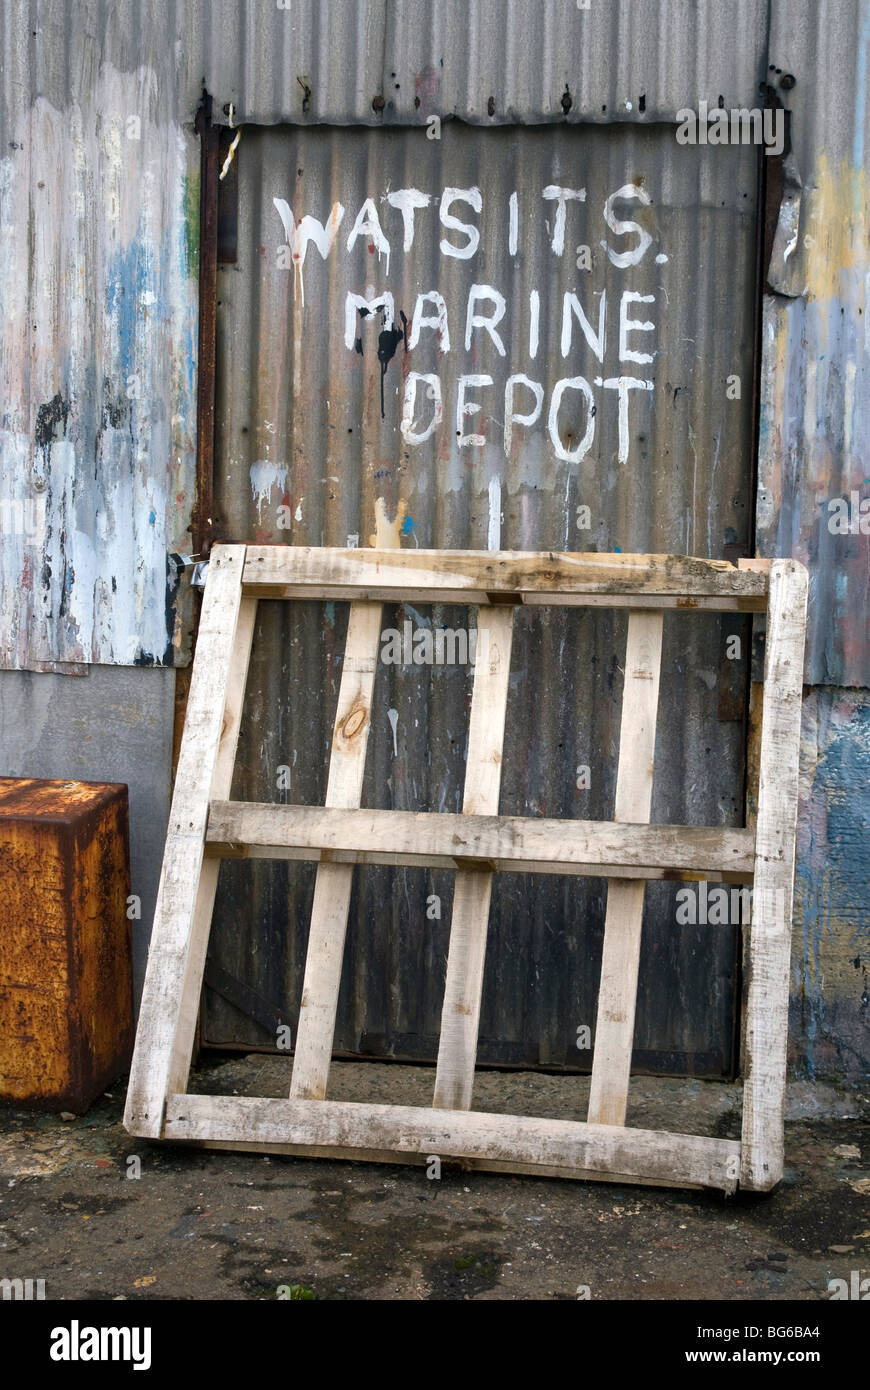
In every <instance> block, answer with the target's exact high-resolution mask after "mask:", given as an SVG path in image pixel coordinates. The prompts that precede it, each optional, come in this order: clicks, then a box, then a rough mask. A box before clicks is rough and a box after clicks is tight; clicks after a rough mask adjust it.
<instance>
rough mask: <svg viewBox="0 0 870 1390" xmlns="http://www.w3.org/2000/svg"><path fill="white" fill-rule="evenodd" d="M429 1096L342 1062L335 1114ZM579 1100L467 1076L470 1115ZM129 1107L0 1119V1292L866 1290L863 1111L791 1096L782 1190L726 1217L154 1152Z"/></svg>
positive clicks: (732, 1113) (367, 1167) (682, 1120)
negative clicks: (14, 1285) (29, 1288)
mask: <svg viewBox="0 0 870 1390" xmlns="http://www.w3.org/2000/svg"><path fill="white" fill-rule="evenodd" d="M432 1081H433V1074H432V1072H431V1070H429V1069H427V1068H421V1067H407V1066H396V1065H388V1064H381V1063H378V1064H368V1063H347V1062H344V1063H341V1062H337V1063H335V1064H334V1065H333V1070H332V1073H331V1076H330V1098H334V1099H347V1100H371V1101H383V1102H389V1101H393V1102H400V1103H410V1104H422V1105H428V1104H430V1103H431V1093H432ZM588 1084H589V1083H588V1078H578V1077H565V1076H541V1075H532V1074H530V1073H517V1072H481V1073H479V1074H478V1081H477V1084H476V1090H475V1102H474V1103H475V1108H476V1109H481V1110H499V1109H500V1110H505V1111H509V1112H512V1113H514V1114H538V1115H552V1116H562V1117H570V1116H573V1117H575V1118H580V1117H582V1116H583V1115H584V1113H585V1098H586V1096H587V1094H588ZM288 1086H289V1064H288V1061H287V1059H285V1058H278V1057H263V1056H257V1055H252V1056H246V1057H242V1056H237V1057H231V1058H229V1059H227V1058H225V1057H223V1058H217V1059H212V1060H211V1061H209V1062H208V1063H206V1064H205V1065H203V1066H201V1067H200V1068H199V1069H198V1071H197V1072H196V1073H195V1075H194V1078H193V1081H192V1086H191V1089H196V1090H200V1091H210V1092H215V1093H221V1092H223V1093H228V1094H232V1093H238V1094H239V1095H282V1094H283V1095H286V1094H287V1090H288ZM123 1095H124V1087H123V1084H122V1083H119V1084H118V1085H117V1086H116V1087H115V1088H114V1089H113V1091H112V1093H111V1095H107V1096H106V1097H104V1098H103V1099H101V1100H100V1101H99V1102H98V1103H97V1104H96V1105H95V1106H94V1107H93V1108H92V1109H91V1111H90V1112H89V1113H88V1114H87V1115H85V1116H82V1117H78V1118H75V1119H62V1118H61V1117H59V1116H56V1115H46V1114H38V1113H33V1112H26V1111H22V1110H14V1109H10V1108H8V1107H6V1108H5V1109H0V1278H34V1279H36V1278H42V1279H44V1280H45V1289H46V1297H47V1298H48V1299H84V1298H93V1299H109V1300H111V1299H129V1300H148V1299H176V1298H187V1299H273V1298H278V1297H282V1298H285V1297H288V1296H290V1297H293V1298H300V1299H305V1298H312V1297H313V1298H317V1299H354V1300H356V1299H421V1300H426V1299H450V1300H462V1299H524V1300H525V1299H548V1300H552V1299H570V1300H576V1299H577V1297H578V1290H579V1291H581V1292H582V1291H583V1290H584V1289H588V1294H589V1297H591V1298H592V1299H678V1300H681V1299H726V1300H742V1299H757V1298H761V1299H772V1300H779V1299H805V1300H810V1301H812V1300H819V1299H825V1300H827V1299H828V1298H829V1297H830V1292H829V1289H828V1281H829V1280H831V1279H835V1278H844V1279H846V1280H847V1282H848V1280H849V1278H850V1275H851V1272H852V1271H853V1270H856V1271H858V1275H859V1278H862V1279H863V1278H867V1277H868V1276H870V1162H868V1159H870V1137H868V1126H867V1119H868V1109H870V1104H868V1099H867V1098H866V1097H863V1096H861V1095H860V1094H858V1093H856V1092H848V1093H846V1092H840V1091H836V1090H832V1089H828V1088H824V1087H814V1086H811V1085H809V1084H807V1083H801V1084H797V1085H793V1086H792V1087H791V1089H790V1092H789V1108H788V1121H787V1127H786V1164H787V1166H786V1172H785V1177H784V1180H783V1182H782V1184H781V1185H780V1187H779V1189H778V1190H777V1191H776V1192H775V1193H774V1194H772V1195H769V1196H767V1197H753V1196H750V1195H748V1194H747V1195H743V1196H741V1195H738V1196H736V1197H734V1198H731V1199H730V1200H726V1199H725V1198H724V1197H719V1196H717V1195H715V1194H713V1195H711V1194H705V1193H692V1192H685V1193H684V1192H680V1191H676V1190H670V1189H656V1188H650V1187H631V1186H614V1185H610V1184H604V1183H585V1182H570V1181H558V1180H554V1179H547V1178H531V1177H521V1178H517V1177H511V1176H507V1175H501V1174H484V1173H471V1172H467V1171H462V1169H461V1168H460V1167H458V1166H456V1167H451V1166H448V1165H447V1164H446V1163H445V1164H444V1165H442V1174H441V1177H440V1179H439V1180H431V1179H428V1178H427V1176H426V1171H425V1169H423V1168H419V1167H396V1166H386V1165H381V1164H368V1163H347V1162H337V1161H332V1160H309V1159H298V1158H282V1157H278V1156H271V1157H264V1156H262V1155H257V1154H240V1153H230V1152H225V1151H222V1152H215V1151H207V1150H204V1149H197V1148H193V1147H181V1146H177V1145H167V1144H150V1143H146V1142H145V1141H142V1140H137V1139H133V1138H132V1137H131V1136H130V1135H128V1134H127V1133H126V1132H125V1130H124V1128H123V1126H122V1124H121V1113H122V1109H123ZM739 1113H740V1087H739V1086H734V1085H720V1084H716V1083H710V1082H692V1081H672V1080H661V1079H649V1078H637V1079H635V1080H634V1081H633V1082H632V1109H631V1112H630V1115H629V1123H631V1124H634V1125H638V1126H642V1127H647V1128H661V1129H672V1130H680V1131H684V1132H686V1131H692V1132H695V1133H702V1134H704V1133H706V1134H715V1135H722V1136H735V1135H737V1134H739ZM136 1160H138V1162H137V1161H136ZM862 1160H863V1162H862ZM137 1170H138V1171H139V1172H140V1176H139V1177H138V1178H136V1177H135V1176H133V1175H134V1174H135V1173H136V1171H137ZM279 1290H280V1293H279ZM288 1291H292V1292H291V1293H289V1295H288Z"/></svg>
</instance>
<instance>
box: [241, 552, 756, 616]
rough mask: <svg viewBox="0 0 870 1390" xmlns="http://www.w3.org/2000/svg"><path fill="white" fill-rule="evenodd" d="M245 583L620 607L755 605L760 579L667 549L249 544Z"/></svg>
mask: <svg viewBox="0 0 870 1390" xmlns="http://www.w3.org/2000/svg"><path fill="white" fill-rule="evenodd" d="M245 586H246V588H249V589H250V590H251V591H252V592H258V593H260V595H261V596H263V595H264V593H265V592H268V593H269V594H270V596H272V595H275V594H280V595H282V596H283V597H286V598H292V597H297V598H301V597H308V598H311V597H324V598H332V599H334V598H345V599H348V600H350V599H353V598H359V597H365V598H368V599H371V600H379V601H382V602H385V601H401V600H406V601H409V602H415V603H427V602H429V603H434V602H456V603H463V602H464V603H479V604H483V605H487V604H490V603H492V602H496V603H497V602H499V601H501V602H505V601H508V602H514V603H529V602H538V603H555V604H560V603H566V602H570V601H572V599H573V600H576V601H577V602H582V603H586V602H589V601H591V599H593V598H596V597H597V598H602V599H603V600H605V601H606V602H607V603H608V605H609V606H619V605H620V604H622V603H623V602H624V601H625V600H626V599H627V598H631V597H632V596H636V597H638V598H640V599H647V600H648V599H656V600H661V606H674V607H681V608H687V609H691V608H696V607H701V606H705V607H707V608H708V609H710V608H712V609H741V610H746V611H752V610H759V611H761V610H763V609H764V608H765V606H766V596H767V587H768V579H767V576H766V575H765V574H763V573H756V572H753V571H749V570H740V569H737V568H735V567H734V566H733V565H730V564H729V563H728V562H727V561H724V560H700V559H693V558H684V557H680V556H672V555H671V556H662V555H621V554H613V555H597V554H568V553H556V552H551V551H541V552H514V551H473V550H454V551H438V550H396V551H391V550H340V549H331V548H329V547H318V548H314V547H305V546H250V547H249V548H248V561H247V563H246V566H245ZM635 606H637V607H640V606H642V603H638V604H637V605H635Z"/></svg>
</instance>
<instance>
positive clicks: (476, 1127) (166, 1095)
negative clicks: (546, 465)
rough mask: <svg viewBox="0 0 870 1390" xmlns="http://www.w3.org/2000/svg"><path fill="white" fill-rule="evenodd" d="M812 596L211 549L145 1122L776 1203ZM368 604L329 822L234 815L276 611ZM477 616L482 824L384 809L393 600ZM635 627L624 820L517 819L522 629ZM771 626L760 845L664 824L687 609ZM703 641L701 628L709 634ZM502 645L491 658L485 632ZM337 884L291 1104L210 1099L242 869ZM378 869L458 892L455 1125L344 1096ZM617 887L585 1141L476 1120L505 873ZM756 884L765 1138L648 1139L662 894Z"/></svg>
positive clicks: (611, 572)
mask: <svg viewBox="0 0 870 1390" xmlns="http://www.w3.org/2000/svg"><path fill="white" fill-rule="evenodd" d="M806 595H807V576H806V571H805V569H804V568H803V566H802V565H800V564H798V563H797V562H796V561H794V560H774V561H772V562H770V563H769V564H768V563H766V562H753V561H747V562H741V564H740V565H739V566H738V567H737V568H735V567H734V566H732V565H730V564H728V563H726V562H724V561H715V560H698V559H687V558H682V557H679V556H655V555H588V554H582V555H572V554H552V553H549V552H547V553H540V554H526V553H519V552H510V551H505V552H482V553H480V552H472V551H455V552H449V551H425V550H413V551H386V550H337V549H308V548H303V547H291V546H247V547H245V546H217V547H215V549H214V550H213V551H212V557H211V561H210V564H209V571H208V582H207V585H206V590H205V597H204V602H203V610H202V618H201V622H200V629H199V639H198V642H197V648H196V660H195V663H194V668H193V673H192V679H191V685H190V695H189V700H188V707H187V718H186V721H185V727H184V736H183V740H182V745H181V751H180V757H179V763H178V772H177V776H176V782H175V793H174V797H173V802H172V811H171V815H170V824H169V830H168V834H167V839H166V850H165V855H164V861H163V873H162V877H161V881H160V890H159V895H158V902H157V910H156V914H155V920H154V930H153V935H152V939H151V949H150V954H149V958H148V971H147V976H146V980H145V990H144V995H143V999H142V1010H141V1015H140V1020H139V1029H138V1035H137V1039H136V1048H135V1054H134V1058H133V1067H132V1072H131V1077H130V1088H129V1093H128V1097H127V1107H126V1112H125V1117H124V1123H125V1125H126V1127H127V1129H128V1130H129V1131H130V1132H131V1133H132V1134H136V1135H140V1136H143V1137H147V1138H154V1139H157V1138H167V1139H180V1140H193V1141H198V1142H200V1143H206V1144H209V1145H213V1146H217V1147H237V1148H255V1149H261V1150H266V1151H277V1152H285V1153H295V1154H305V1155H312V1154H313V1155H323V1156H332V1157H355V1158H368V1159H372V1160H376V1161H380V1162H383V1161H393V1162H395V1161H397V1160H402V1161H412V1162H413V1161H416V1162H421V1161H425V1159H426V1158H427V1156H429V1155H438V1156H440V1157H445V1158H448V1157H449V1158H457V1159H460V1160H464V1161H465V1163H466V1164H467V1166H470V1167H472V1168H485V1169H492V1170H495V1171H503V1170H504V1171H511V1172H532V1173H539V1174H547V1175H552V1174H561V1175H565V1176H569V1177H579V1178H596V1179H612V1180H618V1181H620V1182H638V1183H655V1184H665V1185H668V1186H690V1187H712V1188H718V1189H721V1190H724V1191H726V1192H731V1191H733V1190H734V1188H735V1187H736V1186H737V1185H738V1182H739V1184H740V1186H741V1187H744V1188H749V1189H753V1190H756V1191H763V1190H767V1189H769V1188H771V1187H773V1186H774V1185H775V1184H776V1183H777V1182H778V1181H779V1179H780V1177H781V1174H782V1162H783V1096H784V1089H785V1063H786V1035H787V1011H788V985H789V947H790V926H791V900H792V887H793V879H794V836H795V819H796V807H797V782H798V743H799V731H800V712H801V675H802V667H803V648H804V630H805V622H806ZM266 597H268V598H283V599H332V600H335V599H344V600H346V601H348V602H349V603H350V605H351V608H350V618H349V623H348V632H347V646H346V650H345V658H344V663H343V668H342V677H341V685H340V690H339V697H338V709H337V712H336V716H335V731H334V736H333V744H332V754H331V759H330V766H329V779H328V785H327V792H326V806H325V808H319V807H301V806H286V805H254V804H246V803H241V802H233V801H231V800H229V796H230V783H231V779H232V770H233V763H234V761H235V755H236V746H237V741H238V735H239V723H240V718H241V711H242V702H243V697H244V690H245V681H246V678H247V670H248V660H249V655H250V649H251V639H252V635H253V630H254V618H255V613H256V606H257V600H258V599H259V598H266ZM388 601H404V602H412V603H414V604H420V603H433V602H447V603H467V604H475V605H478V607H479V611H478V633H479V637H478V643H479V649H482V650H484V651H485V652H486V659H485V660H480V661H478V662H477V664H476V667H475V673H474V689H473V697H472V703H471V715H470V728H469V737H468V759H467V764H466V772H465V791H464V799H463V808H462V814H461V815H437V814H422V815H421V814H415V813H410V812H402V811H369V810H365V809H361V808H360V798H361V793H362V784H363V770H364V766H365V757H366V745H367V741H368V732H369V723H370V711H371V701H372V689H373V686H374V679H375V668H376V665H377V661H378V653H379V643H380V633H381V619H382V605H383V604H384V603H385V602H388ZM520 604H531V605H542V606H543V605H573V606H583V605H586V606H590V605H591V606H600V607H609V608H627V609H628V610H629V616H628V638H627V648H626V655H625V681H624V694H623V705H622V723H621V735H620V752H619V764H618V769H617V781H616V804H615V810H614V819H613V821H612V822H597V821H575V820H570V821H555V820H545V819H541V818H538V819H534V818H525V817H510V816H499V815H498V805H499V787H500V780H501V753H502V743H503V738H504V726H505V712H506V706H507V693H508V677H509V671H510V659H511V634H512V626H513V613H514V609H515V608H516V607H517V606H519V605H520ZM670 608H673V609H681V610H687V611H688V613H689V614H691V613H692V612H696V611H710V610H713V611H724V612H728V611H736V612H758V613H766V614H767V651H766V660H765V684H764V696H763V706H762V734H761V752H760V774H759V790H758V814H757V821H756V825H755V828H754V829H752V830H749V829H742V830H741V829H722V828H710V827H684V826H673V825H667V826H665V825H650V824H649V814H650V804H651V798H652V784H653V755H654V748H655V731H656V714H657V705H658V689H659V672H660V668H661V650H662V620H663V613H664V610H665V609H670ZM685 621H687V622H691V616H688V617H687V618H686V619H685ZM484 636H485V637H486V638H487V639H488V642H487V644H486V645H485V646H484V643H483V641H482V638H483V637H484ZM230 856H251V857H271V858H276V857H277V858H288V859H308V860H313V861H315V862H316V863H317V864H318V869H317V880H316V887H315V892H314V904H313V909H312V919H311V928H310V935H309V940H308V953H307V957H306V965H305V978H304V984H303V993H302V1003H301V1007H300V1012H299V1026H298V1035H297V1038H296V1049H295V1054H294V1059H293V1070H292V1081H291V1086H290V1096H289V1098H288V1099H274V1100H272V1099H249V1098H245V1097H236V1096H211V1095H188V1094H186V1087H187V1083H188V1074H189V1070H190V1060H191V1054H192V1049H193V1039H194V1030H195V1026H196V1017H197V1008H198V1002H199V995H200V990H201V986H202V977H203V966H204V962H205V955H206V947H207V943H208V935H209V928H210V923H211V915H212V907H213V904H214V898H215V891H216V888H217V882H218V870H219V866H220V860H221V858H222V857H230ZM354 864H412V865H432V866H437V867H442V868H443V867H447V868H451V869H454V870H455V871H456V882H455V891H454V900H453V915H452V922H451V930H450V945H449V953H448V961H447V979H446V985H445V993H444V1005H443V1012H442V1020H441V1035H440V1044H439V1051H438V1065H437V1070H436V1074H435V1086H434V1101H433V1108H432V1109H423V1108H417V1107H406V1106H392V1105H386V1106H385V1105H362V1104H357V1103H350V1102H341V1103H339V1102H336V1101H330V1100H327V1099H326V1089H327V1079H328V1075H329V1064H330V1055H331V1051H332V1040H333V1033H334V1029H335V1016H336V1007H337V1003H338V990H339V981H340V976H341V964H342V955H343V950H344V937H345V929H346V923H347V914H348V907H349V903H350V892H351V880H352V875H353V866H354ZM505 870H510V871H511V872H527V873H566V874H594V875H601V876H605V877H607V879H608V894H607V914H606V922H605V932H604V950H603V959H602V967H601V985H600V992H599V1000H598V1017H597V1024H596V1030H595V1040H594V1041H595V1047H594V1054H593V1069H592V1083H591V1092H590V1100H589V1110H588V1115H587V1119H586V1121H585V1122H581V1121H579V1120H578V1121H574V1120H544V1119H533V1118H527V1117H518V1116H510V1115H494V1114H484V1113H478V1112H475V1111H473V1110H472V1109H471V1101H472V1091H473V1086H474V1067H475V1055H476V1050H477V1033H478V1021H479V1017H480V1001H481V992H482V984H483V968H484V956H485V950H486V933H487V918H488V914H489V903H490V893H491V888H492V876H493V873H496V872H499V871H505ZM699 877H700V878H704V877H712V878H715V879H716V880H717V881H731V882H738V883H741V882H742V883H751V884H752V885H753V889H754V892H753V912H752V924H751V931H750V940H749V980H748V990H747V998H746V1017H745V1030H744V1059H745V1061H744V1074H745V1081H744V1093H743V1096H744V1098H743V1130H742V1138H741V1140H740V1141H739V1142H738V1141H737V1140H731V1139H718V1138H705V1137H702V1136H696V1135H686V1134H670V1133H666V1132H658V1131H651V1130H638V1129H631V1128H628V1127H626V1125H625V1116H626V1105H627V1099H628V1086H629V1072H630V1066H631V1052H632V1041H633V1034H634V1014H635V1002H636V996H637V982H638V960H639V954H640V938H641V917H642V913H643V899H644V887H645V880H646V879H648V878H649V879H660V878H671V879H673V878H699Z"/></svg>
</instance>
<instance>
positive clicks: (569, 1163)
mask: <svg viewBox="0 0 870 1390" xmlns="http://www.w3.org/2000/svg"><path fill="white" fill-rule="evenodd" d="M165 1135H166V1138H168V1139H198V1140H206V1141H211V1142H213V1141H221V1142H226V1143H231V1144H234V1143H237V1142H238V1143H246V1144H281V1143H285V1144H287V1143H294V1144H305V1145H316V1146H320V1145H323V1146H329V1148H330V1150H331V1151H332V1152H334V1148H335V1147H342V1148H347V1149H350V1150H353V1149H363V1150H378V1151H379V1152H380V1153H393V1154H395V1155H396V1156H404V1155H405V1154H408V1153H415V1154H423V1155H427V1156H428V1155H430V1154H433V1155H437V1156H438V1157H445V1158H460V1159H462V1158H468V1159H487V1160H491V1161H498V1162H502V1163H505V1164H512V1163H522V1164H529V1165H531V1166H532V1167H533V1168H537V1167H542V1168H548V1169H555V1170H561V1169H563V1168H568V1169H575V1170H576V1169H585V1170H589V1171H592V1172H596V1171H599V1172H607V1173H610V1174H621V1175H625V1176H629V1175H636V1176H638V1177H644V1178H647V1179H650V1180H655V1179H656V1178H662V1179H665V1180H667V1181H669V1182H679V1183H681V1184H696V1185H699V1186H701V1187H713V1188H717V1189H719V1190H721V1191H724V1192H733V1191H734V1189H735V1187H736V1185H737V1174H738V1172H739V1167H740V1144H739V1143H738V1142H737V1141H736V1140H733V1139H715V1138H707V1137H704V1136H701V1135H692V1134H667V1133H662V1132H659V1131H657V1130H644V1129H623V1128H619V1127H617V1126H611V1125H589V1124H583V1123H582V1122H580V1121H577V1120H552V1119H539V1118H536V1117H531V1116H525V1115H493V1114H485V1113H483V1112H481V1111H472V1110H436V1109H424V1108H423V1107H417V1106H400V1105H363V1104H360V1103H359V1102H356V1101H329V1100H290V1101H285V1100H272V1099H264V1098H261V1097H249V1096H190V1095H172V1096H170V1097H169V1098H168V1101H167V1106H166V1128H165Z"/></svg>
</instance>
